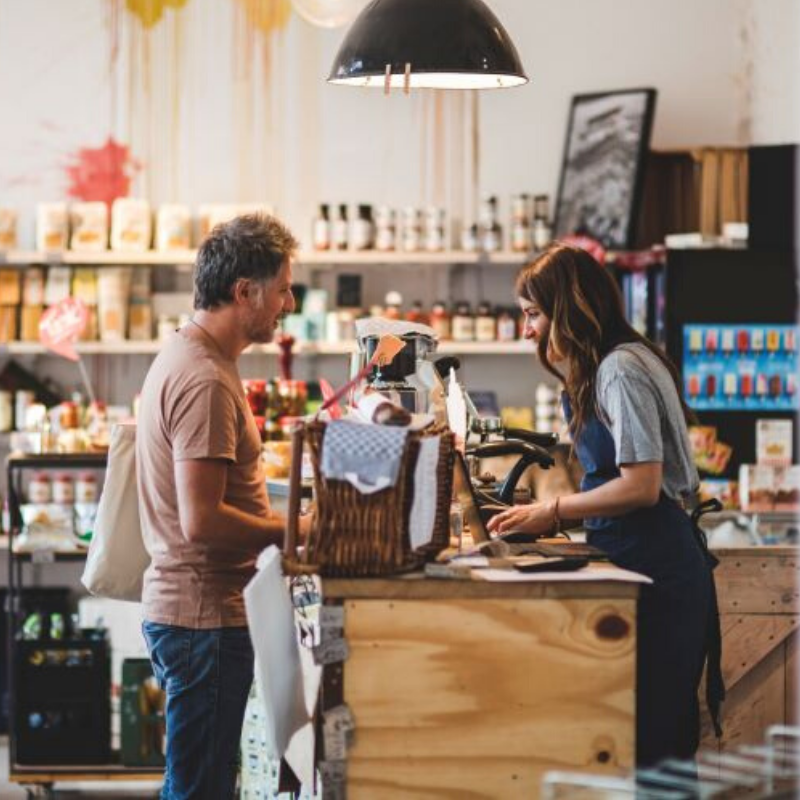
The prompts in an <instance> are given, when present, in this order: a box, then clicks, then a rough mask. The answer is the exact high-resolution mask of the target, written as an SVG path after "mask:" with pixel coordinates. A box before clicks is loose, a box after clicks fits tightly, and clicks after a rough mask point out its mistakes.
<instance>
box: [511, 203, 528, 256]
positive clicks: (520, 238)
mask: <svg viewBox="0 0 800 800" xmlns="http://www.w3.org/2000/svg"><path fill="white" fill-rule="evenodd" d="M529 197H530V195H527V194H519V195H514V197H512V198H511V249H512V250H513V251H514V252H515V253H527V252H528V251H529V250H530V249H531V241H532V236H531V226H530V217H529V206H530V202H529Z"/></svg>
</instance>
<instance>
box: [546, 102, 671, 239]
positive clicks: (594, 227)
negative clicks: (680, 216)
mask: <svg viewBox="0 0 800 800" xmlns="http://www.w3.org/2000/svg"><path fill="white" fill-rule="evenodd" d="M656 94H657V93H656V90H655V89H652V88H642V89H621V90H617V91H609V92H597V93H594V94H579V95H574V96H573V98H572V105H571V107H570V114H569V123H568V125H567V139H566V143H565V145H564V158H563V160H562V163H561V177H560V180H559V184H558V198H557V200H556V210H555V219H554V220H553V229H554V232H555V236H556V237H557V238H558V237H562V236H567V235H569V234H574V233H580V234H585V235H587V236H591V237H592V238H594V239H597V240H598V241H599V242H601V243H602V244H603V246H604V247H606V248H608V249H616V250H625V249H630V248H632V247H634V245H635V236H636V224H637V221H638V219H637V211H638V207H639V203H640V201H641V196H642V185H643V180H644V161H645V156H646V154H647V151H648V149H649V147H650V134H651V132H652V127H653V115H654V112H655V105H656Z"/></svg>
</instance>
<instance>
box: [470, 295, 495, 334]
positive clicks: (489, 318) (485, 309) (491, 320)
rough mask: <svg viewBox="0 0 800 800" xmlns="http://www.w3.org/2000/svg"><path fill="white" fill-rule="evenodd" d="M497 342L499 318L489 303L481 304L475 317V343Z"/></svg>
mask: <svg viewBox="0 0 800 800" xmlns="http://www.w3.org/2000/svg"><path fill="white" fill-rule="evenodd" d="M496 340H497V317H496V316H495V314H494V312H493V311H492V307H491V305H489V303H485V302H484V303H481V304H480V305H479V306H478V313H477V315H476V316H475V341H476V342H494V341H496Z"/></svg>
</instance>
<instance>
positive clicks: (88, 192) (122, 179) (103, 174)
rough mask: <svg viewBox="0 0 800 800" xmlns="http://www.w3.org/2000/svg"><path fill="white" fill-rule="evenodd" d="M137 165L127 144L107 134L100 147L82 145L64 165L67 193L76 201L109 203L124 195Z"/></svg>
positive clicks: (127, 190)
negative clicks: (67, 184)
mask: <svg viewBox="0 0 800 800" xmlns="http://www.w3.org/2000/svg"><path fill="white" fill-rule="evenodd" d="M140 169H141V164H140V163H139V162H138V161H136V160H135V159H134V158H133V157H132V156H131V153H130V150H129V149H128V147H127V145H124V144H120V143H119V142H115V141H114V139H113V138H111V137H109V139H108V141H107V142H106V143H105V144H104V145H103V146H102V147H82V148H80V149H79V150H78V151H77V152H76V153H75V154H74V155H72V156H71V158H70V163H69V164H68V165H67V167H66V172H67V178H68V179H69V186H68V187H67V195H68V196H69V197H72V198H74V199H76V200H102V201H104V202H105V203H107V204H108V205H109V206H110V205H111V203H112V202H114V200H116V198H118V197H127V196H128V192H129V191H130V188H131V178H132V177H133V175H134V174H135V173H136V172H138V171H139V170H140Z"/></svg>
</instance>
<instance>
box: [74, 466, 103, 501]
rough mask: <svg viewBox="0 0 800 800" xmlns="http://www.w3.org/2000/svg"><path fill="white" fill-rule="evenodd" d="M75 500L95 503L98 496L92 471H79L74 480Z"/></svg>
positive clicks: (95, 479)
mask: <svg viewBox="0 0 800 800" xmlns="http://www.w3.org/2000/svg"><path fill="white" fill-rule="evenodd" d="M74 494H75V502H76V503H96V502H97V499H98V497H99V496H100V494H99V491H98V486H97V476H96V475H95V474H94V473H93V472H81V473H79V474H78V477H77V479H76V481H75V493H74Z"/></svg>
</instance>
